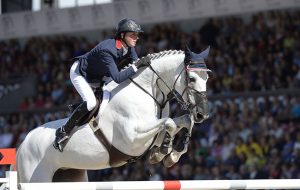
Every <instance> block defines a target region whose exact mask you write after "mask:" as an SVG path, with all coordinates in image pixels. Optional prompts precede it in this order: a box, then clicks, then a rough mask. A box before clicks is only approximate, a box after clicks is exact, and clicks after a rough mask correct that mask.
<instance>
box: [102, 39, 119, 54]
mask: <svg viewBox="0 0 300 190" xmlns="http://www.w3.org/2000/svg"><path fill="white" fill-rule="evenodd" d="M97 46H98V48H99V50H101V51H103V52H109V53H112V54H117V49H116V40H115V39H106V40H103V41H102V42H100V43H99V44H98V45H97Z"/></svg>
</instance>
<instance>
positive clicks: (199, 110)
mask: <svg viewBox="0 0 300 190" xmlns="http://www.w3.org/2000/svg"><path fill="white" fill-rule="evenodd" d="M193 96H194V100H195V101H194V103H195V104H194V105H195V106H194V108H193V110H192V113H193V117H194V121H195V123H202V122H203V121H204V120H206V119H208V117H209V114H208V100H207V94H206V92H197V93H194V94H193Z"/></svg>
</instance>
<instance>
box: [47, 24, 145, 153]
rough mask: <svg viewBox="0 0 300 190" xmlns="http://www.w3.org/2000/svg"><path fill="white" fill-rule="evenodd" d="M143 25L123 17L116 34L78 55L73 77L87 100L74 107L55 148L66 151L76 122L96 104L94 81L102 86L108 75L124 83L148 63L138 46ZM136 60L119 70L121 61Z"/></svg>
mask: <svg viewBox="0 0 300 190" xmlns="http://www.w3.org/2000/svg"><path fill="white" fill-rule="evenodd" d="M141 32H143V30H142V29H141V26H140V25H139V24H137V23H136V22H135V21H134V20H132V19H128V18H126V19H122V20H121V21H119V23H118V24H117V27H116V34H115V37H114V38H112V39H106V40H104V41H102V42H100V43H99V44H98V45H96V46H95V47H94V48H93V49H92V50H91V51H89V52H87V53H86V54H84V55H82V56H79V57H76V58H75V59H76V61H75V62H74V63H73V65H72V67H71V69H70V78H71V81H72V84H73V85H74V87H75V89H76V90H77V92H78V93H79V94H80V96H81V98H82V100H83V102H82V103H81V104H80V105H79V106H78V107H77V108H76V109H75V110H74V111H73V113H72V114H71V116H70V118H69V120H68V121H67V122H66V124H65V125H63V126H62V127H60V128H58V129H57V130H56V133H55V135H56V138H55V141H54V143H53V146H54V148H56V149H58V150H59V151H61V152H62V151H63V148H64V145H65V144H66V142H67V139H68V138H69V135H70V133H71V131H72V129H73V128H74V127H75V126H76V123H77V122H78V121H79V120H80V119H81V118H82V117H83V116H85V115H87V114H88V113H89V112H90V111H92V110H93V109H94V108H95V106H96V104H97V103H96V97H95V95H94V92H93V90H92V88H91V86H90V85H91V83H93V84H95V83H98V84H100V86H102V85H103V84H104V83H105V82H107V81H105V80H106V79H107V78H108V77H110V78H111V79H112V80H114V81H115V82H116V83H121V82H123V81H125V80H126V79H128V78H130V77H131V76H133V75H134V74H135V72H136V71H137V69H139V68H140V67H142V66H144V65H146V64H148V60H147V59H141V60H138V56H137V53H136V51H135V49H134V46H135V45H136V43H137V41H138V39H139V33H141ZM124 62H125V63H126V64H129V63H131V64H132V63H134V64H132V65H131V67H128V68H127V69H125V70H123V71H121V72H120V71H119V70H118V65H120V64H124Z"/></svg>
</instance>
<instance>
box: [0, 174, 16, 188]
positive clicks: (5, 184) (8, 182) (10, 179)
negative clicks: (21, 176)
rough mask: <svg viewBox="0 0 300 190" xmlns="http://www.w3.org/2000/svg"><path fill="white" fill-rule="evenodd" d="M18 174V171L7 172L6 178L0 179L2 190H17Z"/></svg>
mask: <svg viewBox="0 0 300 190" xmlns="http://www.w3.org/2000/svg"><path fill="white" fill-rule="evenodd" d="M17 181H18V180H17V172H16V171H7V172H5V178H0V184H2V185H0V190H4V189H5V190H6V189H8V190H17V189H18V182H17Z"/></svg>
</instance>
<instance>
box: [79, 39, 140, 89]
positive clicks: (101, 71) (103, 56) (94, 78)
mask: <svg viewBox="0 0 300 190" xmlns="http://www.w3.org/2000/svg"><path fill="white" fill-rule="evenodd" d="M76 59H77V60H79V66H78V69H77V71H79V73H80V74H81V75H82V76H83V77H85V79H86V80H87V82H88V83H102V82H103V81H102V79H103V77H104V76H106V77H111V78H112V79H113V80H114V81H115V82H116V83H121V82H123V81H125V80H126V79H128V78H129V77H131V76H132V75H134V74H135V71H134V69H133V68H132V67H129V68H128V69H125V70H123V71H121V72H120V71H119V69H118V65H119V64H122V63H123V62H126V63H127V64H129V63H132V62H133V61H135V60H137V59H138V56H137V53H136V51H135V49H134V48H131V47H129V48H128V52H127V53H126V54H125V55H123V49H122V43H121V41H120V40H118V39H107V40H104V41H102V42H100V43H99V44H97V45H96V46H95V47H94V48H93V49H92V50H91V51H89V52H88V53H86V54H84V55H81V56H78V57H76Z"/></svg>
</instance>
